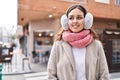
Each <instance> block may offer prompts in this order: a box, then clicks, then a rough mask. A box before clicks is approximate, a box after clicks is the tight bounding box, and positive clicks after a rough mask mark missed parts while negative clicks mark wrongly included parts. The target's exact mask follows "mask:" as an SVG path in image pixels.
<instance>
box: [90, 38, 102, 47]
mask: <svg viewBox="0 0 120 80" xmlns="http://www.w3.org/2000/svg"><path fill="white" fill-rule="evenodd" d="M92 44H95V45H97V46H101V45H102V42H101V41H100V40H98V39H94V40H93V42H92Z"/></svg>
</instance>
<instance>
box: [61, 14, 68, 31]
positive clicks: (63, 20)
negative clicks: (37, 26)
mask: <svg viewBox="0 0 120 80" xmlns="http://www.w3.org/2000/svg"><path fill="white" fill-rule="evenodd" d="M61 26H62V28H63V29H64V30H68V18H67V15H66V14H63V15H62V16H61Z"/></svg>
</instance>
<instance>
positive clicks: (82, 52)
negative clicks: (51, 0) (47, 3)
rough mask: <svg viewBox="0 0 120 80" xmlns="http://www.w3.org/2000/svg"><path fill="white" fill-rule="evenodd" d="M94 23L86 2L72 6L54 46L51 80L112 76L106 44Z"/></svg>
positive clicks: (98, 79) (106, 79)
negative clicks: (104, 44) (85, 6)
mask: <svg viewBox="0 0 120 80" xmlns="http://www.w3.org/2000/svg"><path fill="white" fill-rule="evenodd" d="M92 24H93V16H92V14H91V13H89V12H87V10H86V9H85V8H84V7H83V6H82V5H80V4H75V5H72V6H70V7H69V8H68V10H67V11H66V14H64V15H63V16H62V17H61V25H62V29H61V30H60V32H58V34H57V36H56V41H55V42H54V44H53V47H52V50H51V54H50V58H49V61H48V68H47V70H48V80H109V71H108V66H107V62H106V57H105V53H104V50H103V46H102V44H101V42H100V41H99V40H98V37H97V34H96V33H95V31H94V30H93V29H92Z"/></svg>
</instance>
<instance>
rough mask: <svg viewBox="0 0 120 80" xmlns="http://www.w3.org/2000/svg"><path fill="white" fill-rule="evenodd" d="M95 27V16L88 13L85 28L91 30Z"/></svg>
mask: <svg viewBox="0 0 120 80" xmlns="http://www.w3.org/2000/svg"><path fill="white" fill-rule="evenodd" d="M92 25H93V15H92V14H91V13H89V12H88V13H87V14H86V15H85V26H84V29H90V28H91V27H92Z"/></svg>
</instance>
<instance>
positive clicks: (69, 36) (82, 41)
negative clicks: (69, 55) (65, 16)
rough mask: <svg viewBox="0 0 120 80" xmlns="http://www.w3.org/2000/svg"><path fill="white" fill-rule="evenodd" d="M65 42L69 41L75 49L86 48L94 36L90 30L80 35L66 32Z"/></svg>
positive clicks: (64, 34)
mask: <svg viewBox="0 0 120 80" xmlns="http://www.w3.org/2000/svg"><path fill="white" fill-rule="evenodd" d="M63 40H64V41H67V42H68V43H69V44H71V45H72V46H73V47H78V48H81V47H85V46H87V45H89V44H90V43H91V41H92V40H93V35H92V34H90V31H89V30H83V31H81V32H79V33H72V32H71V31H69V30H68V31H65V32H64V33H63Z"/></svg>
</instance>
